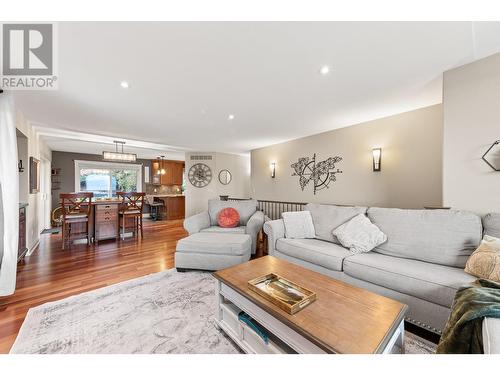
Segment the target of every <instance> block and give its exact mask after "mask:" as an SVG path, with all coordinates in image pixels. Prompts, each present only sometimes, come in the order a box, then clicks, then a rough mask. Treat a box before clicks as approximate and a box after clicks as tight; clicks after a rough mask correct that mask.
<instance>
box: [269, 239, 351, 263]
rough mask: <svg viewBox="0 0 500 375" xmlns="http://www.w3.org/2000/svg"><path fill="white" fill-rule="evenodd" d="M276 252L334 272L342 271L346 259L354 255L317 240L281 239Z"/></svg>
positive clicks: (277, 242)
mask: <svg viewBox="0 0 500 375" xmlns="http://www.w3.org/2000/svg"><path fill="white" fill-rule="evenodd" d="M276 250H277V251H279V252H280V253H283V254H286V255H288V256H291V257H294V258H297V259H302V260H304V261H306V262H310V263H313V264H316V265H318V266H322V267H325V268H328V269H330V270H333V271H342V264H343V261H344V258H345V257H348V256H350V255H352V254H351V253H350V252H349V250H347V249H346V248H344V247H342V246H340V245H336V244H333V243H331V242H327V241H322V240H316V239H298V238H280V239H279V240H278V241H276Z"/></svg>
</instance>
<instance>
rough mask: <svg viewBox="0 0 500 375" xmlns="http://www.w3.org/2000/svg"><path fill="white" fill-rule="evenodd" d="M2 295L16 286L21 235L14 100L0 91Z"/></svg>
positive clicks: (0, 253)
mask: <svg viewBox="0 0 500 375" xmlns="http://www.w3.org/2000/svg"><path fill="white" fill-rule="evenodd" d="M0 189H1V194H0V199H1V200H2V202H1V204H0V210H1V211H2V212H0V226H2V229H0V246H1V247H0V261H1V263H0V296H7V295H10V294H13V293H14V290H15V288H16V270H17V241H18V238H19V235H18V231H19V177H18V170H17V137H16V123H15V110H14V103H13V99H12V97H11V96H10V95H8V94H7V93H3V94H0Z"/></svg>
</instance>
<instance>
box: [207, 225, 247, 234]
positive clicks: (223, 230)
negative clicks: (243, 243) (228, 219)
mask: <svg viewBox="0 0 500 375" xmlns="http://www.w3.org/2000/svg"><path fill="white" fill-rule="evenodd" d="M200 232H209V233H210V232H211V233H214V232H215V233H245V232H246V227H245V226H239V227H234V228H222V227H219V226H218V225H214V226H212V227H209V228H205V229H202V230H200Z"/></svg>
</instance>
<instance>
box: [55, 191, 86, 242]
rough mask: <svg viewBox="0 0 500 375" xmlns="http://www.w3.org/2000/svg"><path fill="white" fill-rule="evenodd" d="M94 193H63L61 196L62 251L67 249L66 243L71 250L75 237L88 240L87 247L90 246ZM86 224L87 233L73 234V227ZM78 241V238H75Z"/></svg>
mask: <svg viewBox="0 0 500 375" xmlns="http://www.w3.org/2000/svg"><path fill="white" fill-rule="evenodd" d="M93 196H94V193H62V194H60V196H59V197H60V199H61V208H62V216H63V220H62V226H63V231H62V232H63V234H62V242H63V243H62V249H63V250H64V249H65V248H66V241H68V242H69V247H70V248H71V243H72V239H71V237H72V236H73V235H77V236H78V235H80V237H77V238H86V239H87V245H90V240H91V234H90V225H89V218H90V210H91V209H92V197H93ZM78 224H85V227H86V230H85V232H73V225H76V226H77V225H78ZM74 239H76V238H74Z"/></svg>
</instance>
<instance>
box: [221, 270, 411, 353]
mask: <svg viewBox="0 0 500 375" xmlns="http://www.w3.org/2000/svg"><path fill="white" fill-rule="evenodd" d="M215 298H216V312H215V320H216V324H217V325H218V326H219V328H220V329H222V330H223V331H224V332H225V333H226V334H227V335H228V336H229V337H230V338H231V339H232V340H233V341H234V342H235V343H236V344H237V345H238V346H239V347H240V348H241V349H242V350H243V351H244V352H246V353H252V354H272V353H276V354H280V353H293V352H295V353H303V354H326V352H325V351H324V350H323V349H322V348H320V347H319V346H317V345H316V344H315V343H313V342H311V341H309V340H308V339H307V338H306V337H304V336H302V335H301V334H300V333H299V332H297V331H295V330H294V329H292V328H290V327H289V326H287V325H286V324H284V323H282V322H281V321H279V320H278V319H276V318H275V317H274V316H272V315H271V314H269V313H267V312H266V311H264V310H263V309H262V308H260V307H259V306H257V305H256V304H255V303H253V302H252V301H250V300H249V299H248V298H246V297H244V296H243V295H241V294H240V293H238V292H237V291H235V290H234V289H232V288H231V287H229V286H228V285H226V284H224V283H222V282H221V281H219V280H216V281H215ZM240 311H244V312H246V313H247V314H248V315H250V316H251V317H252V318H253V319H254V320H256V321H257V322H258V323H259V324H260V325H262V326H263V327H264V328H265V329H266V330H268V331H269V332H270V333H272V335H274V336H276V337H277V338H278V340H276V342H274V341H273V340H272V339H270V341H269V343H268V344H266V343H264V341H263V340H262V339H261V338H260V337H259V336H258V335H257V334H256V333H255V332H254V331H253V330H251V329H250V328H249V327H248V326H247V325H246V324H245V323H243V322H240V321H239V320H238V313H239V312H240ZM279 341H281V342H279ZM283 344H284V345H283ZM379 353H384V354H387V353H404V320H402V321H401V322H400V323H399V325H397V326H396V327H395V328H394V329H393V332H391V334H390V335H388V337H387V339H386V340H385V342H384V343H383V345H381V346H380V348H379Z"/></svg>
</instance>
